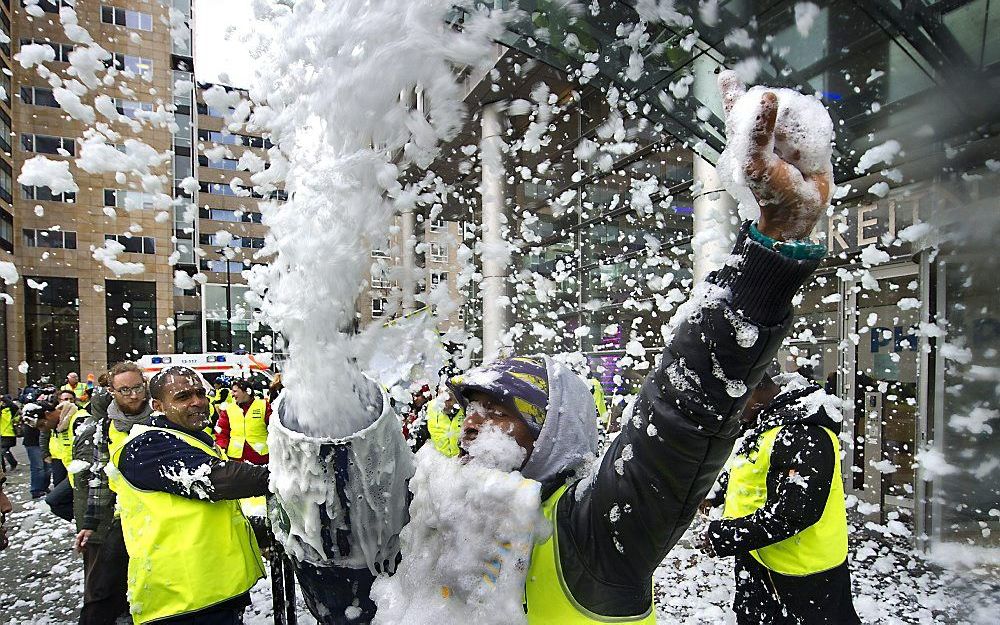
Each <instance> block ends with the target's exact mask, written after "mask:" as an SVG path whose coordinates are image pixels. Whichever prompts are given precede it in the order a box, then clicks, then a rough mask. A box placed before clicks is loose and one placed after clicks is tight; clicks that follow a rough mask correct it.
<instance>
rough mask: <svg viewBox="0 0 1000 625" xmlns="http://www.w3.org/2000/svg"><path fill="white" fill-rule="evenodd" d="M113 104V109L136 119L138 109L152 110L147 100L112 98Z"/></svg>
mask: <svg viewBox="0 0 1000 625" xmlns="http://www.w3.org/2000/svg"><path fill="white" fill-rule="evenodd" d="M112 101H113V102H114V104H115V109H117V110H118V112H119V113H121V114H122V115H124V116H125V117H128V118H129V119H136V118H137V117H138V112H139V111H146V112H152V111H153V105H152V104H150V103H148V102H136V101H134V100H121V99H119V98H112Z"/></svg>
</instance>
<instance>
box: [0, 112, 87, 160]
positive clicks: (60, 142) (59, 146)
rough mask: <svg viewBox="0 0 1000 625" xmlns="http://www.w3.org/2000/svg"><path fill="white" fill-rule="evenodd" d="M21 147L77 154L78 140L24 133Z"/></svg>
mask: <svg viewBox="0 0 1000 625" xmlns="http://www.w3.org/2000/svg"><path fill="white" fill-rule="evenodd" d="M0 112H2V111H0ZM21 149H23V150H24V151H25V152H37V153H39V154H58V155H59V156H76V141H74V140H73V139H70V138H69V137H50V136H49V135H33V134H30V133H23V134H22V135H21ZM59 150H64V151H65V152H66V153H65V154H63V153H61V152H60V151H59Z"/></svg>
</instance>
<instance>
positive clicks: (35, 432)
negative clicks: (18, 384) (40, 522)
mask: <svg viewBox="0 0 1000 625" xmlns="http://www.w3.org/2000/svg"><path fill="white" fill-rule="evenodd" d="M54 392H55V387H51V388H49V389H48V390H45V389H41V388H38V387H34V386H29V387H26V388H25V389H24V390H22V391H21V394H20V395H19V397H18V400H19V401H20V403H21V406H22V408H21V415H20V418H21V428H22V431H23V433H24V434H23V436H22V437H21V444H22V445H24V451H25V452H27V454H28V464H29V466H30V469H31V482H30V488H31V498H32V499H40V498H41V497H44V496H45V495H46V494H48V492H49V486H50V485H51V483H52V473H51V469H50V466H49V463H48V462H45V456H46V455H48V438H47V436H46V439H45V441H46V442H45V445H44V446H43V445H42V432H41V430H40V429H39V428H38V425H37V416H34V415H33V416H31V417H30V418H29V417H28V410H27V409H28V408H29V407H33V406H36V404H35V402H36V401H37V400H38V399H39V397H47V396H48V395H49V394H51V393H54Z"/></svg>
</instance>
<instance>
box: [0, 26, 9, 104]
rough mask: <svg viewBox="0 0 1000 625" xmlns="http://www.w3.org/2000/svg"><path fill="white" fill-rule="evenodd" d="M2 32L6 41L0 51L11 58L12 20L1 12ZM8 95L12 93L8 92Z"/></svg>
mask: <svg viewBox="0 0 1000 625" xmlns="http://www.w3.org/2000/svg"><path fill="white" fill-rule="evenodd" d="M0 30H3V34H4V37H0V39H4V40H6V41H4V42H3V43H0V50H2V51H3V54H4V56H10V43H9V42H10V19H8V18H7V14H6V13H3V12H0ZM8 93H10V92H9V91H8Z"/></svg>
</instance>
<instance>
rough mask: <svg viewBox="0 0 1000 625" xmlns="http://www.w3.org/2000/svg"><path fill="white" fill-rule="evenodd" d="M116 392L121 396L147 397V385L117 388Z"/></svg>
mask: <svg viewBox="0 0 1000 625" xmlns="http://www.w3.org/2000/svg"><path fill="white" fill-rule="evenodd" d="M115 392H116V393H118V394H119V395H145V394H146V385H145V384H139V385H137V386H123V387H122V388H116V389H115Z"/></svg>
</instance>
